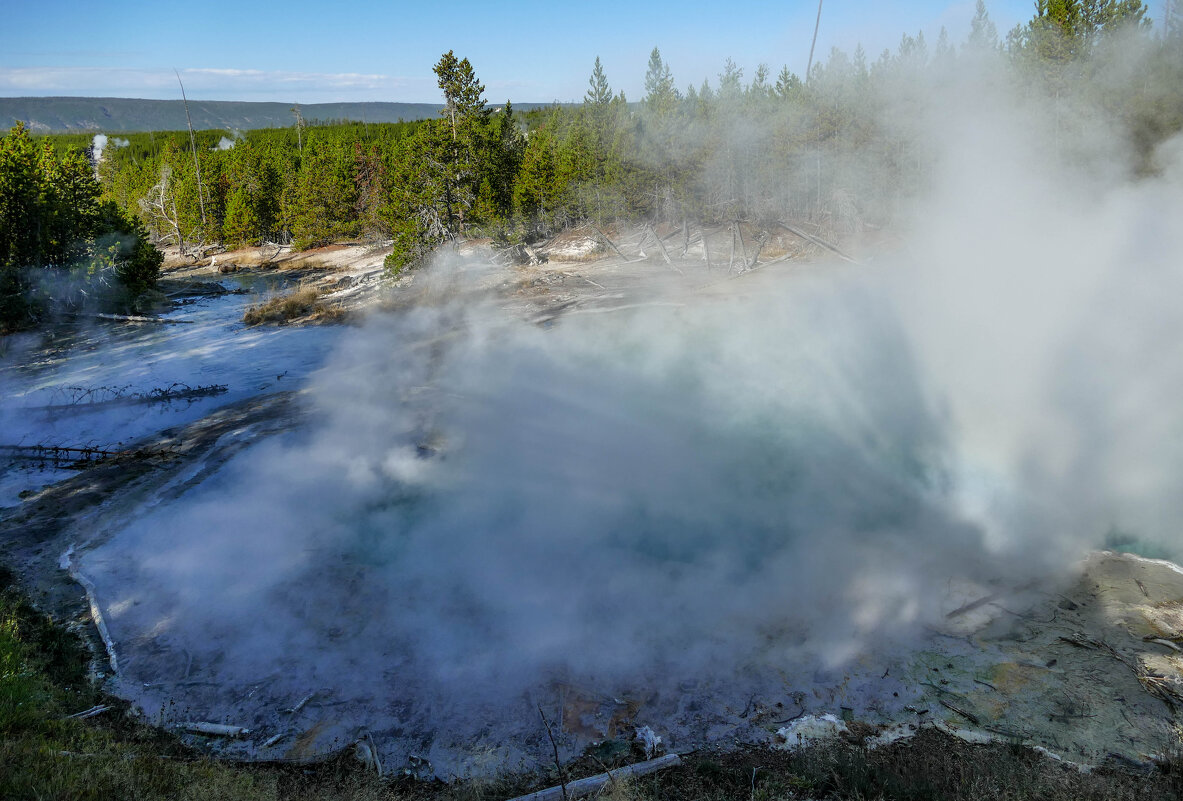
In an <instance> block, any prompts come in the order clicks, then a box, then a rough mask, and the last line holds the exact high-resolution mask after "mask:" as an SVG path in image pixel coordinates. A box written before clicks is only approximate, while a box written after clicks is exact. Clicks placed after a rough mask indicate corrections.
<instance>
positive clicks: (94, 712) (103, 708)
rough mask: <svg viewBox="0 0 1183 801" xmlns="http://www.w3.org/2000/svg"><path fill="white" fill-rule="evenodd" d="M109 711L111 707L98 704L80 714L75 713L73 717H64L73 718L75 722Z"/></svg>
mask: <svg viewBox="0 0 1183 801" xmlns="http://www.w3.org/2000/svg"><path fill="white" fill-rule="evenodd" d="M110 709H111V707H109V706H107V705H106V704H99V705H97V706H92V707H91V708H90V709H84V710H82V711H81V712H75V713H74V714H73V715H66V717H67V718H74V719H75V720H86V719H87V718H93V717H94V716H96V715H101V714H103V713H104V712H106V711H108V710H110Z"/></svg>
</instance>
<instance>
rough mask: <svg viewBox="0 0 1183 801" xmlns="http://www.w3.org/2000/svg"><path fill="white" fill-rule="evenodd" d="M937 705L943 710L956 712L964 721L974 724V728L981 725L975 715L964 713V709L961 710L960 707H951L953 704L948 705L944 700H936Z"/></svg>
mask: <svg viewBox="0 0 1183 801" xmlns="http://www.w3.org/2000/svg"><path fill="white" fill-rule="evenodd" d="M937 703H938V704H940V705H941V706H943V707H944V708H945V709H949V710H952V711H954V712H956V713H957V714H958V715H961V717H963V718H965V719H966V720H968V721H969V722H970V723H972V724H974V725H975V726H978V725H981V721H980V720H978V716H977V715H974V714H972V713H970V712H966V711H965V710H964V709H961V708H960V707H956V706H953V704H951V703H949V702H948V701H946V700H945V699H944V698H938V699H937Z"/></svg>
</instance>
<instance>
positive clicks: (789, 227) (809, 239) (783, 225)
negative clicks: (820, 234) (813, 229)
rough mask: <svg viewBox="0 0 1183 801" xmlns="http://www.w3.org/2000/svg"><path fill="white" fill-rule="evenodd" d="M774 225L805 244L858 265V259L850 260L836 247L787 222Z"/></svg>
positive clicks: (778, 222) (779, 221) (777, 222)
mask: <svg viewBox="0 0 1183 801" xmlns="http://www.w3.org/2000/svg"><path fill="white" fill-rule="evenodd" d="M776 224H777V225H779V226H780V227H781V228H783V229H785V230H786V231H788V232H789V233H791V234H796V235H797V236H799V237H801V238H802V239H804V240H806V241H807V242H812V243H813V244H815V245H817V246H818V247H823V248H825V249H826V250H829V251H832V252H833V253H835V254H837V255H838V256H839V257H841V258H843V259H846V260H847V261H848V262H850V263H851V264H858V263H859V261H858V259H855V258H852V257H851V256H848V255H846V254H845V253H843V252H842V251H841V250H839V249H838V246H837V245H831V244H830V243H829V242H827V241H825V240H824V239H818V238H817V237H816V236H814V235H813V234H807V233H806V232H804V231H802V230H801V229H800V228H797V227H796V226H793V225H789V224H788V223H787V222H785V221H783V220H777V221H776Z"/></svg>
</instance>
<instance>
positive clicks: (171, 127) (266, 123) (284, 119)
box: [0, 97, 540, 135]
mask: <svg viewBox="0 0 1183 801" xmlns="http://www.w3.org/2000/svg"><path fill="white" fill-rule="evenodd" d="M292 105H293V104H291V103H240V102H233V101H226V100H190V101H189V113H190V114H191V115H192V116H193V127H194V128H197V129H199V130H201V129H208V128H222V129H225V130H250V129H252V128H283V127H286V126H289V125H293V124H295V115H294V114H293V113H292ZM537 105H540V104H537V103H531V104H527V105H526V106H524V107H523V108H532V107H535V106H537ZM439 109H440V106H438V105H435V104H432V103H309V104H308V105H301V106H300V113H301V114H302V115H303V116H304V119H305V120H307V121H309V122H311V121H313V120H356V121H359V122H398V121H399V120H421V119H425V118H429V117H435V116H437V115H438V114H439ZM17 120H22V121H24V122H25V123H26V124H27V125H28V126H29V129H30V130H31V131H34V132H40V133H48V132H50V131H76V132H85V131H94V132H96V133H98V132H107V133H120V132H124V131H178V130H181V129H183V128H185V127H186V123H185V106H184V104H183V103H182V102H181V101H180V100H137V99H133V98H126V97H0V135H3V134H4V133H6V132H7V131H8V129H9V128H11V127H12V126H13V125H15V124H16V122H17Z"/></svg>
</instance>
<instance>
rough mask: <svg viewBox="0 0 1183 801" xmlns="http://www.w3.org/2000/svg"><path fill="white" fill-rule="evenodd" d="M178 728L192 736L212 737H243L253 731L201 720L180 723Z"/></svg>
mask: <svg viewBox="0 0 1183 801" xmlns="http://www.w3.org/2000/svg"><path fill="white" fill-rule="evenodd" d="M176 728H178V729H180V730H181V731H187V732H190V733H192V734H205V735H209V736H210V737H243V736H245V735H247V734H250V733H251V730H250V729H248V728H245V727H243V726H227V725H225V724H223V723H206V722H204V721H200V720H193V721H188V722H185V723H178V724H177V725H176Z"/></svg>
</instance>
